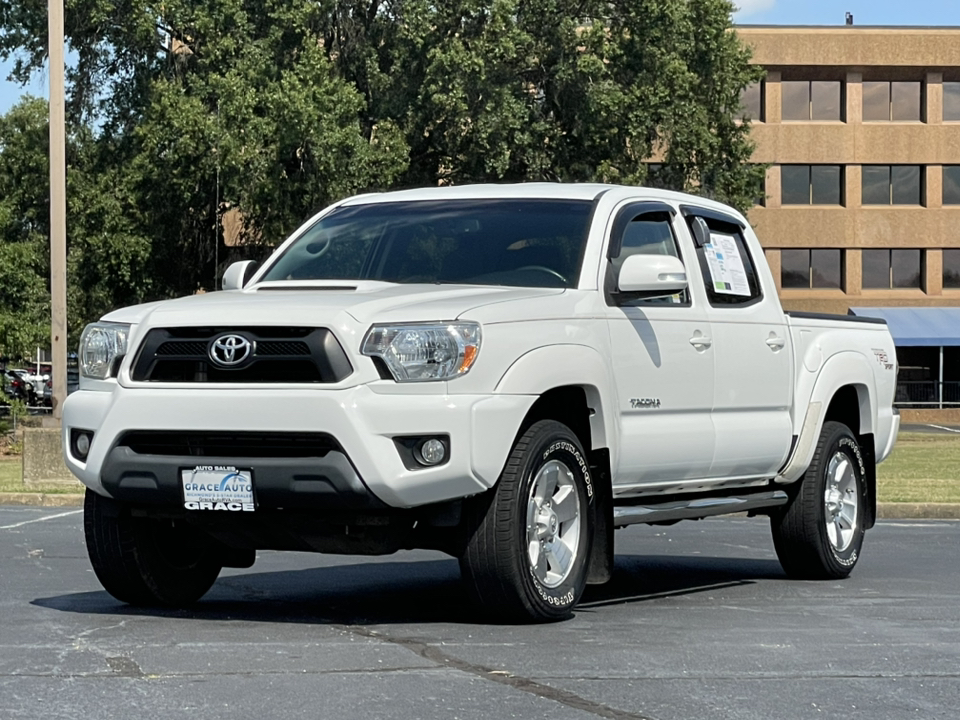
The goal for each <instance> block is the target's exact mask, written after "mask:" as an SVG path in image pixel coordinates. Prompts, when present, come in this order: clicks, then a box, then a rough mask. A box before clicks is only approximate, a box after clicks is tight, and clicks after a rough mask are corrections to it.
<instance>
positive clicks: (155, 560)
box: [83, 490, 221, 607]
mask: <svg viewBox="0 0 960 720" xmlns="http://www.w3.org/2000/svg"><path fill="white" fill-rule="evenodd" d="M83 529H84V534H85V536H86V541H87V553H88V554H89V555H90V563H91V564H92V565H93V571H94V572H95V573H96V575H97V579H98V580H100V583H101V584H102V585H103V587H104V589H105V590H106V591H107V592H108V593H110V594H111V595H113V596H114V597H115V598H117V600H120V601H122V602H125V603H129V604H131V605H164V606H170V607H182V606H185V605H190V604H192V603H194V602H196V601H197V600H199V599H200V598H201V597H203V596H204V594H206V592H207V591H208V590H209V589H210V587H211V586H212V585H213V583H214V582H215V581H216V579H217V576H218V575H219V574H220V569H221V565H220V563H219V562H218V561H217V560H216V558H215V557H214V556H212V555H211V553H210V551H209V550H208V545H209V543H206V542H204V539H205V538H204V535H203V533H201V532H200V531H198V530H196V529H195V528H193V527H191V526H190V525H189V524H186V523H183V522H176V521H173V520H157V519H153V518H144V517H134V516H132V515H131V514H130V512H129V509H127V508H125V507H124V506H123V505H121V504H120V503H118V502H116V501H115V500H112V499H110V498H106V497H103V496H101V495H98V494H97V493H95V492H93V491H92V490H87V493H86V497H85V499H84V505H83Z"/></svg>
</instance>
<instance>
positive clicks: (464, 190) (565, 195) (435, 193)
mask: <svg viewBox="0 0 960 720" xmlns="http://www.w3.org/2000/svg"><path fill="white" fill-rule="evenodd" d="M611 190H614V191H615V190H626V191H632V192H636V191H638V190H639V191H641V192H642V194H643V196H644V197H647V198H650V199H651V200H665V201H669V202H683V203H694V204H696V205H700V206H703V207H714V208H716V209H718V210H724V211H726V212H730V208H728V207H727V206H726V205H723V204H722V203H718V202H715V201H713V200H708V199H707V198H703V197H699V196H696V195H689V194H686V193H680V192H674V191H672V190H657V189H655V188H647V187H630V186H625V185H610V184H603V183H551V182H529V183H513V184H486V185H448V186H444V187H430V188H416V189H412V190H396V191H392V192H384V193H369V194H366V195H357V196H356V197H352V198H348V199H347V200H345V201H344V202H343V205H366V204H370V203H381V202H404V201H418V200H453V199H463V200H474V199H476V200H483V199H510V198H518V199H523V198H536V199H547V200H549V199H556V200H589V201H593V200H595V199H596V198H597V197H598V196H599V195H601V194H603V193H604V192H608V191H611Z"/></svg>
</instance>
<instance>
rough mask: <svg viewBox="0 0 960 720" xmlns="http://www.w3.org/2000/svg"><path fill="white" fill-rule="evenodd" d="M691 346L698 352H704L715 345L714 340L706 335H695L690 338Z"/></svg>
mask: <svg viewBox="0 0 960 720" xmlns="http://www.w3.org/2000/svg"><path fill="white" fill-rule="evenodd" d="M690 344H691V345H693V347H695V348H696V349H697V350H700V351H703V350H706V349H707V348H708V347H710V346H711V345H713V340H712V339H711V338H709V337H707V336H706V335H694V336H693V337H692V338H690Z"/></svg>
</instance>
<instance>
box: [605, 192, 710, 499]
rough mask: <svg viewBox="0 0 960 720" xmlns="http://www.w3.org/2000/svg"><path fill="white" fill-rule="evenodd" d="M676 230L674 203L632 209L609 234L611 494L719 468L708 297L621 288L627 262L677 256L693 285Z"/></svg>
mask: <svg viewBox="0 0 960 720" xmlns="http://www.w3.org/2000/svg"><path fill="white" fill-rule="evenodd" d="M674 222H675V220H674V211H673V208H671V207H670V206H669V205H664V204H659V203H633V204H631V205H628V206H627V207H625V208H624V209H623V210H621V212H620V213H618V215H617V219H616V220H615V222H614V226H613V229H612V231H611V236H610V244H609V250H608V253H607V255H608V257H607V271H606V278H605V283H604V286H605V290H606V296H607V318H608V327H609V331H610V341H611V348H612V351H613V357H612V365H613V371H614V379H615V382H616V391H617V401H618V404H619V408H618V409H619V418H620V431H621V451H620V457H619V462H618V464H617V467H616V468H615V471H614V495H615V496H623V495H629V494H631V493H636V492H642V491H649V490H650V489H653V488H658V487H664V488H666V487H674V486H678V485H682V484H685V483H684V481H691V480H695V479H699V478H704V477H707V476H708V474H709V471H710V467H711V464H712V462H713V456H714V450H715V447H714V426H713V422H712V420H711V411H712V404H713V398H714V389H715V388H714V353H713V347H712V337H711V336H712V328H711V326H710V323H709V322H708V320H707V314H706V308H705V297H704V295H703V292H702V290H701V289H699V288H697V287H695V286H693V287H692V288H691V290H688V291H684V292H683V293H680V294H678V295H676V296H673V297H669V298H660V299H653V300H644V299H638V298H630V297H629V296H627V295H622V294H620V293H618V292H617V288H616V275H617V272H618V271H619V268H620V266H621V265H622V263H623V261H624V259H626V257H628V256H629V255H633V254H637V253H645V254H664V255H673V256H674V257H679V258H680V259H681V261H683V262H684V265H685V267H687V271H688V279H689V278H690V275H689V273H690V269H691V265H690V263H689V262H687V260H688V259H689V258H690V257H691V256H692V255H693V248H692V246H691V247H689V248H686V250H684V249H683V247H682V246H681V244H680V243H678V241H677V238H678V236H677V233H676V232H675V228H674ZM688 244H689V242H688ZM694 262H695V260H694Z"/></svg>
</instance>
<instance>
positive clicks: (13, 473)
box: [0, 457, 83, 495]
mask: <svg viewBox="0 0 960 720" xmlns="http://www.w3.org/2000/svg"><path fill="white" fill-rule="evenodd" d="M16 492H31V493H46V494H48V495H64V494H67V493H79V492H83V488H82V487H80V486H79V485H77V486H76V487H69V486H63V485H31V486H30V487H25V486H24V484H23V462H22V460H21V459H20V458H18V457H12V458H10V457H0V493H16Z"/></svg>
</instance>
